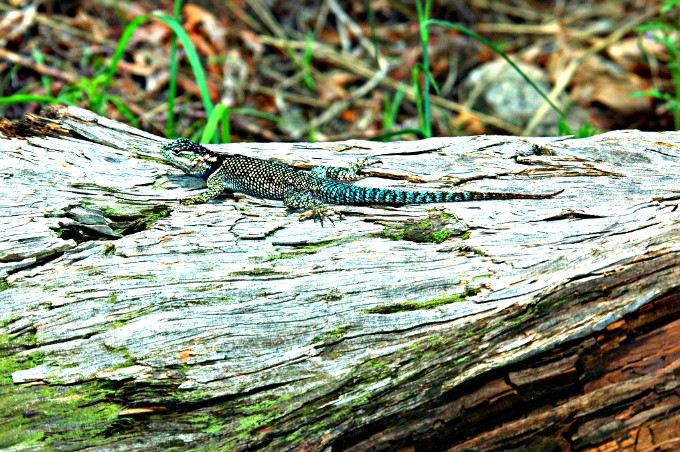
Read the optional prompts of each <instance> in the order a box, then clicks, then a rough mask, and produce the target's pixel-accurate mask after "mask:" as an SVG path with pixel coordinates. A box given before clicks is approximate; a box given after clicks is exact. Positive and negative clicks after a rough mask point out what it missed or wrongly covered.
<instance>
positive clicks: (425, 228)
mask: <svg viewBox="0 0 680 452" xmlns="http://www.w3.org/2000/svg"><path fill="white" fill-rule="evenodd" d="M467 232H469V231H468V230H467V227H466V226H464V225H463V224H462V223H459V222H456V218H455V216H453V215H451V214H443V213H440V212H438V213H435V214H430V215H429V216H428V217H427V219H425V220H420V221H418V222H415V221H409V222H406V223H389V224H387V225H385V229H383V230H382V232H381V233H380V235H381V236H382V237H385V238H388V239H390V240H407V241H410V242H416V243H443V242H445V241H447V240H450V239H451V238H452V237H455V236H463V235H465V233H467Z"/></svg>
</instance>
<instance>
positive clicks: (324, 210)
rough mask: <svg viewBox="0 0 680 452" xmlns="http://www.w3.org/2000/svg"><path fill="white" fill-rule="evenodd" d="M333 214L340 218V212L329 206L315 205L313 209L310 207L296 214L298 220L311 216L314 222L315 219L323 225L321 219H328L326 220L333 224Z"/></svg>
mask: <svg viewBox="0 0 680 452" xmlns="http://www.w3.org/2000/svg"><path fill="white" fill-rule="evenodd" d="M333 215H337V216H338V219H340V220H342V213H341V212H339V211H337V210H335V209H331V208H330V207H326V206H324V207H317V208H315V209H310V210H308V211H306V212H302V213H301V214H300V215H299V216H298V221H304V220H308V219H309V218H312V219H313V220H314V222H315V223H316V222H317V221H318V222H319V223H321V226H322V227H323V220H324V219H328V221H330V222H331V224H332V225H333V226H335V222H334V221H333V217H332V216H333Z"/></svg>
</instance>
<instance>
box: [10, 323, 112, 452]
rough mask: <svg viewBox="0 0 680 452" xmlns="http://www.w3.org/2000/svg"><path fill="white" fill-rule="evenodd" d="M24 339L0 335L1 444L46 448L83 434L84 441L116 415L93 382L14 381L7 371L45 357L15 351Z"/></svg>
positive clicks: (37, 362)
mask: <svg viewBox="0 0 680 452" xmlns="http://www.w3.org/2000/svg"><path fill="white" fill-rule="evenodd" d="M23 347H25V345H24V344H23V341H18V340H15V339H10V338H9V337H8V336H7V335H6V334H5V335H2V336H0V424H2V428H0V448H2V449H5V448H10V447H12V448H17V449H22V448H32V447H33V448H39V449H48V450H49V449H51V446H50V445H51V444H62V445H63V444H64V443H65V442H70V443H72V442H73V441H79V440H82V439H84V438H87V440H88V444H89V445H97V444H103V443H104V441H105V440H106V438H103V437H101V438H100V439H99V440H97V439H95V438H96V437H97V435H100V434H102V433H103V432H104V431H105V430H106V429H107V428H108V427H109V425H111V423H112V422H113V421H114V420H115V419H116V418H117V416H118V411H119V410H120V407H119V406H118V405H116V404H114V403H111V402H109V401H108V400H107V395H108V394H109V391H108V390H106V389H103V388H102V387H101V386H100V385H99V384H98V383H97V382H87V383H83V384H79V385H75V386H64V385H47V386H45V385H43V386H40V385H16V384H14V381H13V379H12V374H13V373H15V372H17V371H20V370H25V369H30V368H33V367H35V366H38V365H40V364H42V363H43V362H44V361H45V354H43V353H38V352H36V353H31V354H19V351H20V349H21V348H23Z"/></svg>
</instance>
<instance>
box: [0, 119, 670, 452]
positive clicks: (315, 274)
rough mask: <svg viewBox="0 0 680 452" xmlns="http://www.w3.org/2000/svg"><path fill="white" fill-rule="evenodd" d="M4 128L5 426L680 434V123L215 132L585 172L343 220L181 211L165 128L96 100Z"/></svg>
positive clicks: (424, 167) (222, 201)
mask: <svg viewBox="0 0 680 452" xmlns="http://www.w3.org/2000/svg"><path fill="white" fill-rule="evenodd" d="M0 133H2V134H3V135H4V136H5V137H7V138H6V139H0V222H2V228H1V229H0V231H1V232H0V234H1V240H0V400H2V402H1V406H0V419H1V420H2V423H3V424H4V425H5V426H6V427H4V428H2V429H1V430H2V432H0V447H9V448H15V449H19V448H23V447H33V448H36V449H40V448H44V447H49V448H62V449H67V450H68V449H76V448H88V447H90V448H101V447H104V446H105V447H110V448H117V449H120V450H135V449H149V448H168V447H176V448H179V449H189V448H193V447H197V446H202V447H208V448H213V447H222V448H226V449H247V448H269V449H277V450H278V449H283V448H302V447H304V448H307V449H319V448H324V447H330V448H332V449H337V450H342V449H347V448H351V449H353V450H365V449H368V448H389V447H392V448H395V449H397V448H414V449H418V450H440V449H446V448H451V449H454V450H457V449H470V450H493V449H496V450H498V449H511V448H526V449H538V448H541V449H546V450H551V449H555V450H556V449H560V448H562V449H565V448H572V449H577V450H582V449H593V448H598V449H601V450H609V449H614V448H618V447H623V448H627V447H630V448H641V449H643V448H653V447H656V448H667V449H672V448H676V447H680V445H679V444H678V440H677V438H678V437H680V397H678V386H679V385H678V374H679V371H678V365H679V364H680V346H678V344H680V333H679V331H680V323H679V322H680V321H679V320H678V317H680V316H679V315H678V314H680V290H679V287H680V209H678V199H680V192H679V189H680V172H679V171H678V168H679V167H680V166H679V163H680V151H679V149H680V133H676V132H668V133H643V132H639V131H619V132H611V133H607V134H603V135H599V136H596V137H592V138H589V139H581V140H575V139H567V138H513V137H490V136H489V137H466V138H464V137H459V138H437V139H430V140H423V141H419V142H398V143H373V142H364V141H351V142H343V143H294V144H291V143H286V144H284V143H275V144H261V143H260V144H254V143H250V144H246V143H239V144H230V145H220V146H219V147H216V149H219V150H220V151H223V152H233V153H241V154H246V155H251V156H258V157H261V158H271V159H276V160H278V161H283V162H286V163H288V164H292V165H295V166H298V167H301V168H309V167H311V166H315V165H319V164H324V165H335V166H346V165H347V163H349V162H352V161H354V160H356V159H358V158H363V157H368V158H370V159H372V160H375V159H379V160H381V161H382V164H381V165H379V166H376V167H371V168H370V170H369V171H368V173H369V176H370V177H369V178H367V179H365V180H363V181H361V182H359V183H360V184H365V185H370V186H393V187H400V188H414V189H423V188H428V189H438V188H444V189H451V188H452V187H453V186H460V187H461V189H470V190H481V191H483V190H486V191H513V192H514V191H518V192H526V193H549V192H554V191H557V190H560V189H565V191H564V193H562V194H561V195H559V196H558V197H556V198H553V199H549V200H511V201H508V200H506V201H484V202H471V203H455V204H441V205H425V206H405V207H399V208H390V207H370V206H369V207H351V206H338V209H339V210H341V211H342V212H343V214H344V217H345V218H344V220H343V221H337V222H336V225H335V227H328V226H327V227H321V226H319V225H318V224H315V223H313V222H302V223H300V222H298V221H297V214H296V213H294V212H290V211H288V210H286V209H285V208H284V207H283V205H282V203H280V202H277V201H268V200H260V199H255V198H251V197H247V196H243V195H239V194H236V195H235V196H223V197H221V198H219V199H218V200H216V201H214V202H211V203H209V204H205V205H198V206H180V205H179V204H178V203H177V199H180V198H183V197H187V196H189V195H190V191H194V192H195V190H200V189H202V182H201V181H200V180H196V179H192V178H189V177H186V176H184V175H182V174H180V173H179V172H178V171H177V170H176V169H174V168H172V167H170V166H168V165H167V164H165V162H163V160H162V158H160V156H159V154H158V148H159V146H160V144H161V143H162V142H164V141H161V140H160V139H158V138H157V137H154V136H151V135H149V134H146V133H144V132H141V131H139V130H136V129H133V128H130V127H127V126H124V125H122V124H120V123H117V122H115V121H110V120H107V119H105V118H102V117H99V116H96V115H93V114H92V113H90V112H87V111H84V110H80V109H76V108H52V109H50V110H48V111H47V112H46V113H45V115H44V116H42V117H28V118H25V120H24V121H22V122H21V123H9V122H2V123H0ZM453 188H454V189H455V187H453Z"/></svg>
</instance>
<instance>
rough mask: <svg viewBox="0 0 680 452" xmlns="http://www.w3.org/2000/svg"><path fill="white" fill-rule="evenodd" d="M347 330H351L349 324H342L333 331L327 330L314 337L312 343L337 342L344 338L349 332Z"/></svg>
mask: <svg viewBox="0 0 680 452" xmlns="http://www.w3.org/2000/svg"><path fill="white" fill-rule="evenodd" d="M347 331H349V327H348V326H342V327H340V328H336V329H334V330H332V331H326V332H325V333H321V334H319V335H318V336H316V337H315V338H314V339H312V340H311V341H310V344H319V343H322V344H333V343H336V342H339V341H341V340H342V338H343V337H345V335H346V334H347Z"/></svg>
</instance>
